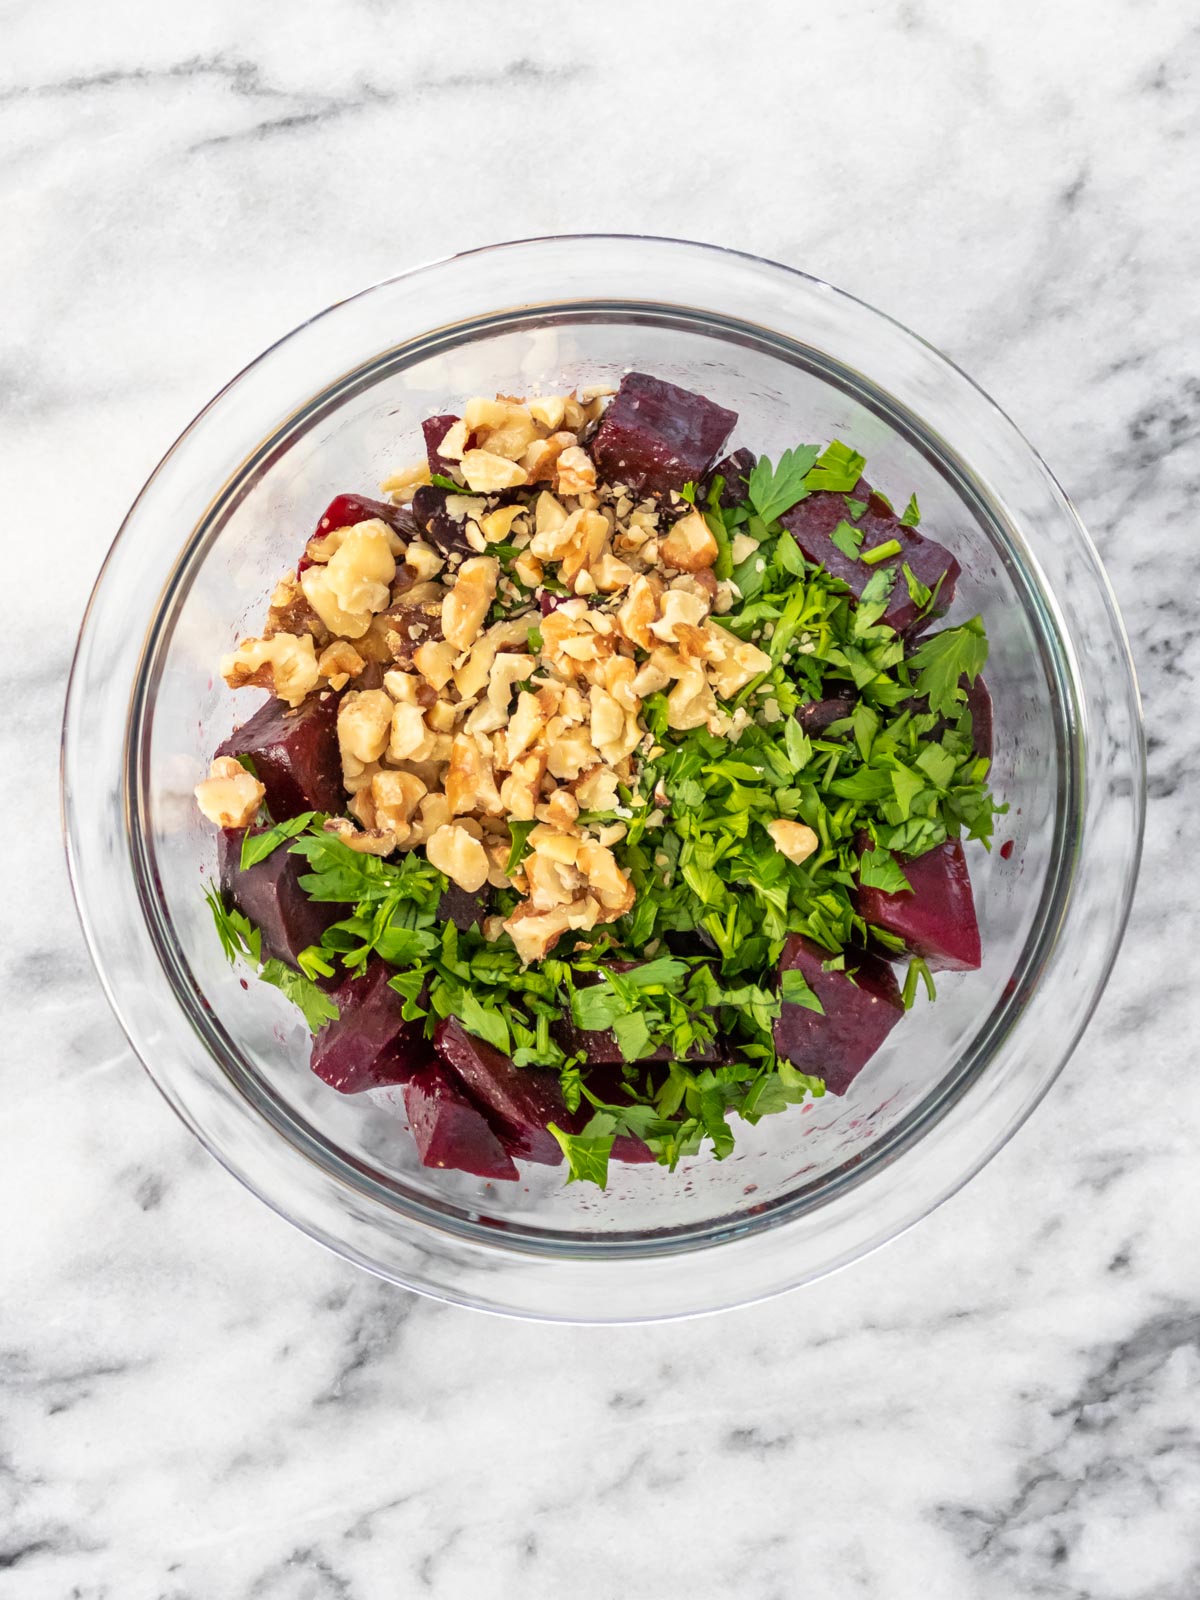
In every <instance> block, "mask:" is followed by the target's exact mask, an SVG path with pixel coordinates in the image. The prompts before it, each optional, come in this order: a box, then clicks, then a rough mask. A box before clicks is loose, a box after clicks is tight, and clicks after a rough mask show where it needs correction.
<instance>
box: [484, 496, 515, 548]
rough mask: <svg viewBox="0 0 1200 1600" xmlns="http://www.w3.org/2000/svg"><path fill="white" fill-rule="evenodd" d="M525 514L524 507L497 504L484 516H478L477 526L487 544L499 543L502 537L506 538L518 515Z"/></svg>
mask: <svg viewBox="0 0 1200 1600" xmlns="http://www.w3.org/2000/svg"><path fill="white" fill-rule="evenodd" d="M524 515H525V507H524V506H522V505H515V506H498V507H497V508H496V510H495V511H489V512H488V514H487V516H486V517H480V519H479V527H480V530H481V531H482V533H483V537H484V538H485V539H486V540H487V542H488V544H499V543H500V541H501V540H502V539H507V538H508V536H509V534H510V533H511V532H512V525H513V523H514V522H515V521H516V520H517V518H518V517H523V516H524Z"/></svg>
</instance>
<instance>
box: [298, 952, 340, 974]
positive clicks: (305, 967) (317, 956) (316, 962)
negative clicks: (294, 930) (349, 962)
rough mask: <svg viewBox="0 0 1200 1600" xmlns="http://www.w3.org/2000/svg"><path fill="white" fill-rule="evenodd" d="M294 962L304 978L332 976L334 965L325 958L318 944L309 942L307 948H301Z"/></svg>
mask: <svg viewBox="0 0 1200 1600" xmlns="http://www.w3.org/2000/svg"><path fill="white" fill-rule="evenodd" d="M296 964H297V965H298V966H299V968H300V971H301V972H302V973H303V974H304V976H305V977H306V978H312V979H313V980H314V981H315V980H316V979H317V978H332V977H333V974H334V967H333V963H332V962H331V961H327V960H326V958H325V952H324V951H323V950H322V949H321V946H320V945H319V944H310V945H309V946H308V948H307V949H305V950H301V952H300V954H299V955H298V956H297V957H296Z"/></svg>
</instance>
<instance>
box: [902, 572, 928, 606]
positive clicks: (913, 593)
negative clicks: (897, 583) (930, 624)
mask: <svg viewBox="0 0 1200 1600" xmlns="http://www.w3.org/2000/svg"><path fill="white" fill-rule="evenodd" d="M901 571H902V572H903V573H904V581H905V583H906V584H907V585H908V597H909V599H910V600H911V601H912V603H913V605H915V606H916V608H917V610H918V611H924V610H925V607H926V606H927V605H928V604H929V602H930V601H931V600H932V599H933V590H932V589H927V588H926V587H925V585H924V584H923V583H922V582H921V580H920V578H918V577H917V575H916V573H915V572H914V571H913V570H912V568H911V567H910V566H909V564H908V562H907V561H906V562H905V563H904V566H903V567H902V568H901Z"/></svg>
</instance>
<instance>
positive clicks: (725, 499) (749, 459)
mask: <svg viewBox="0 0 1200 1600" xmlns="http://www.w3.org/2000/svg"><path fill="white" fill-rule="evenodd" d="M757 460H758V457H757V456H756V455H755V454H754V451H753V450H745V449H742V450H735V451H734V452H733V454H732V455H728V456H726V457H725V458H724V459H723V460H721V461H718V462H717V464H716V466H715V467H714V468H713V469H712V471H711V472H710V473H709V474H708V476H707V477H706V478H705V480H704V484H703V490H704V494H705V495H707V494H708V491H709V489H710V488H711V487H712V483H713V479H714V478H718V477H719V478H724V479H725V487H724V488H723V489H722V490H721V504H722V505H723V506H725V507H726V508H727V509H728V508H729V507H732V506H742V505H745V503H746V501H747V500H748V499H749V498H750V488H749V485H748V484H747V482H746V479H747V478H748V477H749V476H750V474H751V473H752V472H753V471H754V463H755V462H756V461H757Z"/></svg>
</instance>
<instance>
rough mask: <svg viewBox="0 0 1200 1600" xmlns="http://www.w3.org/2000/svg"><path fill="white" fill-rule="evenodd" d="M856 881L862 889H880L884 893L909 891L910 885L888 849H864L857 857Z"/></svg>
mask: <svg viewBox="0 0 1200 1600" xmlns="http://www.w3.org/2000/svg"><path fill="white" fill-rule="evenodd" d="M858 881H859V882H860V883H861V884H862V886H863V888H864V889H881V890H882V891H883V893H884V894H902V893H903V892H904V891H905V890H906V889H907V890H909V891H910V892H911V890H912V885H911V884H910V883H909V881H908V879H907V878H906V877H905V876H904V874H903V872H901V870H900V866H899V864H898V862H897V861H896V858H895V856H894V855H893V854H892V852H891V851H890V850H881V849H879V848H878V847H876V848H875V849H874V850H864V851H863V853H862V855H861V856H860V857H859V868H858Z"/></svg>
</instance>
